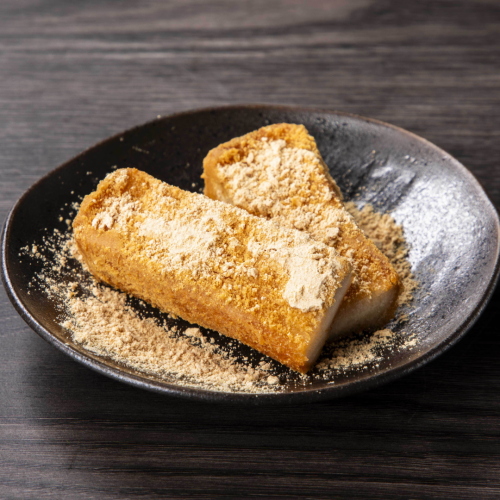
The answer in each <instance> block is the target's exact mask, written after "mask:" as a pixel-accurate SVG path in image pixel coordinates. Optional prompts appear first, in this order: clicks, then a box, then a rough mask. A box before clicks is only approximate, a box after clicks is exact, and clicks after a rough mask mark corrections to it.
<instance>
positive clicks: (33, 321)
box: [2, 106, 500, 404]
mask: <svg viewBox="0 0 500 500" xmlns="http://www.w3.org/2000/svg"><path fill="white" fill-rule="evenodd" d="M281 122H289V123H302V124H304V125H305V126H306V127H307V129H308V130H309V132H310V133H311V134H312V135H313V136H314V137H315V139H316V141H317V143H318V147H319V150H320V152H321V154H322V155H323V158H324V159H325V162H326V164H327V165H328V167H329V168H330V172H331V174H332V176H333V178H334V179H335V180H336V181H337V183H338V184H339V186H340V188H341V189H342V191H343V193H344V196H345V198H346V200H351V199H352V200H354V201H355V202H356V203H357V204H358V205H359V206H362V205H363V204H365V203H371V204H372V205H374V207H375V209H376V210H377V211H381V212H390V213H391V215H392V216H393V217H394V218H395V219H396V221H397V222H398V223H400V224H403V226H404V230H405V236H406V239H407V242H408V243H409V245H410V248H411V251H410V257H409V258H410V261H411V264H412V268H413V271H414V273H415V275H416V278H417V279H418V280H419V282H420V284H421V286H420V289H419V291H418V292H417V294H416V297H415V300H414V302H413V304H412V306H411V307H409V308H407V309H406V310H405V311H404V312H405V313H406V314H407V315H408V318H409V319H408V322H406V323H404V324H402V325H396V324H392V325H391V328H393V329H394V330H396V331H398V332H400V333H402V332H403V331H404V332H408V333H410V334H417V336H418V344H417V346H416V347H415V348H413V349H410V350H403V351H401V352H387V353H386V356H385V359H384V360H383V361H382V362H381V363H380V365H378V366H377V367H374V368H372V369H370V370H366V371H362V372H355V371H352V372H347V373H345V374H343V375H341V376H340V375H339V376H336V377H335V380H334V383H333V384H332V383H331V382H332V381H331V380H313V381H311V382H310V383H308V384H306V385H305V386H296V385H295V384H292V383H290V384H289V385H287V386H285V387H284V391H283V392H280V393H277V394H265V395H263V394H260V395H256V394H239V393H227V392H215V391H207V390H202V389H196V388H194V389H193V388H186V387H181V386H179V385H178V384H176V383H175V380H173V381H163V380H159V379H156V378H154V377H149V376H146V375H144V374H141V373H138V372H135V371H133V370H130V369H127V368H124V367H122V366H120V365H118V364H117V363H115V362H113V361H112V360H109V359H103V358H99V357H96V356H93V355H92V354H91V353H89V352H87V351H85V350H83V349H82V348H81V347H80V346H79V345H77V344H74V343H73V342H72V341H71V339H70V338H69V336H68V334H67V333H66V332H65V331H64V329H63V328H61V327H60V326H59V325H58V323H57V322H56V318H57V316H58V314H59V311H58V309H57V304H55V303H54V302H52V301H51V300H49V299H48V298H47V297H46V296H45V295H44V294H43V293H42V292H41V291H40V290H32V292H31V294H28V293H27V292H28V283H29V282H30V281H31V279H32V276H33V273H34V272H36V271H38V270H39V268H37V265H36V264H32V265H26V262H20V259H19V252H20V249H21V247H23V246H25V245H26V244H31V243H34V242H39V241H41V240H42V236H43V235H44V234H46V230H45V228H49V229H53V228H55V227H57V228H58V229H59V230H64V229H65V224H64V222H60V221H59V218H60V216H61V215H63V218H65V217H67V216H69V212H70V208H67V210H66V211H61V207H65V204H68V207H69V206H70V205H71V203H72V202H75V201H78V200H79V196H83V195H85V194H88V193H90V192H91V191H93V190H94V189H95V187H96V185H97V183H98V181H99V180H101V179H102V178H104V176H105V175H106V174H107V173H109V172H110V171H111V170H112V169H113V167H114V166H115V165H116V166H118V167H120V168H123V167H135V168H138V169H140V170H144V171H146V172H148V173H149V174H151V175H153V176H155V177H158V178H159V179H161V180H164V181H166V182H168V183H170V184H173V185H177V186H179V187H181V188H182V189H186V190H189V191H200V190H201V188H202V187H203V184H202V181H201V180H200V175H201V172H202V160H203V158H204V157H205V155H206V154H207V152H208V151H209V150H210V149H211V148H213V147H215V146H217V145H218V144H220V143H221V142H225V141H227V140H229V139H231V138H233V137H237V136H240V135H243V134H245V133H248V132H250V131H252V130H255V129H257V128H259V127H262V126H264V125H268V124H271V123H281ZM87 172H91V174H88V175H87ZM193 184H194V186H193ZM499 233H500V229H499V219H498V214H497V212H496V210H495V208H494V207H493V205H492V204H491V202H490V201H489V199H488V197H487V196H486V194H485V192H484V191H483V189H482V188H481V186H480V185H479V183H478V182H477V181H476V180H475V178H474V177H473V176H472V175H471V173H470V172H469V171H468V170H467V169H466V168H465V167H464V166H463V165H461V164H460V163H459V162H458V161H456V160H455V159H454V158H452V157H450V156H449V155H448V154H447V153H445V152H444V151H442V150H441V149H439V148H437V147H436V146H434V145H433V144H431V143H429V142H427V141H425V140H424V139H421V138H419V137H417V136H415V135H413V134H411V133H409V132H406V131H404V130H402V129H399V128H397V127H393V126H391V125H388V124H385V123H381V122H378V121H374V120H369V119H367V118H362V117H358V116H353V115H347V114H343V113H337V112H327V111H321V110H311V109H302V108H288V107H277V106H232V107H222V108H213V109H204V110H199V111H191V112H187V113H181V114H177V115H172V116H168V117H164V118H160V119H157V120H155V121H153V122H150V123H147V124H145V125H142V126H139V127H137V128H134V129H132V130H129V131H126V132H123V133H122V134H119V135H117V136H114V137H112V138H110V139H108V140H106V141H104V142H101V143H100V144H97V145H96V146H94V147H93V148H91V149H89V150H87V151H85V152H83V153H82V154H80V155H79V156H77V157H76V158H74V159H72V160H70V161H69V162H67V163H65V164H64V165H62V166H60V167H58V168H57V169H55V170H53V171H52V172H50V173H49V174H48V175H47V176H45V177H44V178H42V179H40V180H39V181H38V182H37V183H36V184H34V185H33V186H32V187H31V188H30V189H29V190H28V191H27V192H26V193H25V194H24V195H23V196H22V197H21V199H20V200H19V201H18V202H17V203H16V205H15V206H14V208H13V209H12V211H11V212H10V214H9V216H8V218H7V220H6V222H5V226H4V230H3V235H2V277H3V280H4V284H5V288H6V290H7V293H8V295H9V297H10V299H11V301H12V303H13V304H14V306H15V307H16V309H17V310H18V311H19V313H20V314H21V316H22V317H23V319H24V320H25V321H26V322H27V323H28V324H29V325H30V326H31V327H32V328H33V329H34V330H35V331H36V332H37V333H38V334H39V335H40V336H41V337H42V338H44V339H45V340H47V341H48V342H50V343H51V344H53V345H54V346H56V347H57V348H58V349H60V350H61V351H63V352H64V353H66V354H67V355H69V356H70V357H72V358H73V359H75V360H77V361H79V362H81V363H83V364H84V365H86V366H88V367H89V368H92V369H94V370H96V371H98V372H101V373H103V374H105V375H108V376H110V377H112V378H115V379H117V380H120V381H123V382H126V383H129V384H132V385H134V386H137V387H141V388H144V389H148V390H152V391H156V392H161V393H165V394H170V395H177V396H184V397H189V398H195V399H199V400H206V401H226V402H227V401H233V402H235V403H236V402H240V403H250V404H262V403H291V402H310V401H315V400H320V399H328V398H334V397H339V396H342V395H347V394H351V393H354V392H358V391H360V390H364V389H368V388H369V387H373V386H376V385H379V384H382V383H385V382H387V381H389V380H393V379H395V378H397V377H400V376H402V375H404V374H406V373H409V372H410V371H412V370H414V369H416V368H417V367H419V366H421V365H423V364H425V363H427V362H428V361H430V360H431V359H433V358H435V357H436V356H437V355H439V354H440V353H442V352H443V351H444V350H445V349H447V348H448V347H449V346H451V345H452V344H454V343H455V342H456V341H457V340H458V339H459V338H460V337H462V336H463V335H464V334H465V333H466V332H467V331H468V330H469V329H470V328H471V326H472V325H473V324H474V322H475V321H476V319H477V318H478V317H479V315H480V313H481V312H482V310H483V309H484V307H485V306H486V303H487V301H488V299H489V297H490V296H491V294H492V292H493V289H494V287H495V284H496V281H497V278H498V274H499V264H498V260H499V258H498V257H499ZM61 279H62V278H61ZM149 314H150V315H151V316H159V315H160V313H159V312H158V311H156V310H154V309H153V308H151V309H150V311H149ZM183 324H184V322H182V321H181V320H179V325H180V326H183ZM184 326H185V325H184ZM207 334H208V335H213V336H214V338H216V339H217V341H218V342H220V343H221V344H223V343H224V342H225V339H224V338H223V337H219V336H218V335H217V334H211V333H210V332H207ZM240 351H241V354H242V355H247V354H248V353H249V349H248V348H246V347H245V346H241V348H240ZM253 356H254V359H255V361H256V362H258V361H259V359H260V358H259V355H258V354H257V355H255V353H253ZM276 369H277V370H278V371H279V370H286V369H285V368H282V367H279V366H276Z"/></svg>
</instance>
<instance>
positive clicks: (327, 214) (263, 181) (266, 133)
mask: <svg viewBox="0 0 500 500" xmlns="http://www.w3.org/2000/svg"><path fill="white" fill-rule="evenodd" d="M203 168H204V173H203V176H202V177H203V178H204V179H205V194H206V195H207V196H208V197H210V198H213V199H217V200H221V201H225V202H227V203H231V204H233V205H236V206H238V207H241V208H244V209H245V210H247V211H248V212H250V213H251V214H254V215H258V216H260V217H265V218H269V219H273V220H275V221H276V222H278V224H280V225H283V226H287V227H293V228H295V229H299V230H302V231H306V232H308V233H309V234H310V235H311V236H313V237H314V238H315V239H317V240H318V241H321V242H323V243H325V244H327V245H330V246H332V247H334V248H335V249H336V250H337V251H338V252H339V253H340V254H341V255H342V256H344V257H347V258H349V259H350V260H351V262H352V264H353V270H354V279H353V283H352V285H351V287H350V288H349V290H348V292H347V294H346V296H345V297H344V300H343V303H342V305H341V307H340V310H339V312H338V314H337V316H336V318H335V321H334V324H333V328H332V331H331V333H330V338H334V337H336V336H339V335H342V334H346V333H350V332H353V331H358V330H362V329H365V328H376V327H378V326H381V325H383V324H384V323H386V322H387V321H388V320H389V319H391V317H392V316H393V314H394V311H395V308H396V300H397V296H398V293H399V290H400V286H401V285H400V280H399V277H398V275H397V273H396V272H395V270H394V269H393V267H392V266H391V264H390V263H389V261H388V259H387V258H386V257H385V256H384V255H383V254H382V253H381V252H380V251H379V250H378V249H377V248H376V247H375V245H374V244H373V243H372V242H371V241H369V240H368V239H367V238H366V237H365V236H364V235H363V232H362V231H361V230H360V229H359V228H358V227H357V225H356V223H355V222H354V221H353V219H352V217H351V216H350V214H349V213H348V212H347V210H346V209H345V208H344V205H343V203H342V197H341V193H340V190H339V189H338V187H337V185H336V184H335V182H334V181H333V179H332V178H331V177H330V175H329V173H328V168H327V166H326V165H325V163H324V162H323V159H322V158H321V155H320V153H319V151H318V148H317V146H316V142H315V140H314V138H313V137H311V136H310V135H309V134H308V132H307V130H306V128H305V127H304V126H303V125H294V124H286V123H282V124H277V125H270V126H268V127H263V128H261V129H259V130H256V131H254V132H251V133H249V134H247V135H244V136H243V137H238V138H235V139H233V140H231V141H229V142H226V143H224V144H221V145H220V146H218V147H217V148H215V149H212V150H211V151H210V152H209V153H208V155H207V157H206V158H205V160H204V162H203Z"/></svg>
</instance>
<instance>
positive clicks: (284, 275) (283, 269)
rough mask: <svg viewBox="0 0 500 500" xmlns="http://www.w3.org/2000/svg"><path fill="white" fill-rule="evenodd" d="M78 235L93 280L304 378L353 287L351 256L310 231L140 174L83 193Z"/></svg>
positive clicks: (115, 176)
mask: <svg viewBox="0 0 500 500" xmlns="http://www.w3.org/2000/svg"><path fill="white" fill-rule="evenodd" d="M73 230H74V237H75V240H76V243H77V245H78V248H79V250H80V251H81V253H82V255H83V258H84V260H85V262H86V264H87V265H88V268H89V269H90V271H91V272H92V274H93V275H94V276H96V277H97V278H98V279H99V280H102V281H103V282H105V283H108V284H110V285H112V286H114V287H116V288H119V289H120V290H123V291H125V292H128V293H131V294H132V295H135V296H136V297H139V298H141V299H144V300H146V301H147V302H149V303H151V304H153V305H154V306H156V307H158V308H159V309H161V310H163V311H166V312H171V313H174V314H176V315H178V316H180V317H181V318H184V319H185V320H187V321H190V322H192V323H197V324H198V325H201V326H204V327H206V328H211V329H214V330H217V331H218V332H220V333H222V334H224V335H227V336H229V337H233V338H236V339H238V340H240V341H241V342H243V343H245V344H247V345H249V346H251V347H253V348H255V349H257V350H259V351H260V352H263V353H265V354H267V355H269V356H271V357H272V358H274V359H276V360H277V361H279V362H281V363H283V364H285V365H287V366H289V367H290V368H292V369H294V370H297V371H299V372H306V371H307V370H308V369H309V368H310V367H311V366H312V365H313V363H314V362H315V360H316V358H317V357H318V355H319V353H320V351H321V349H322V347H323V344H324V342H325V341H326V338H327V336H328V331H329V329H330V327H331V323H332V321H333V318H334V316H335V313H336V312H337V309H338V307H339V305H340V303H341V301H342V298H343V296H344V294H345V292H346V290H347V289H348V287H349V285H350V283H351V278H352V273H351V266H350V264H349V262H348V260H347V259H345V258H343V257H341V256H340V255H339V254H338V253H337V252H336V251H335V250H334V249H333V248H331V247H329V246H327V245H324V244H323V243H321V242H317V241H315V240H313V239H312V238H311V237H310V236H309V235H307V234H306V233H303V232H300V231H297V230H293V229H289V228H282V227H279V226H277V225H276V224H274V223H273V222H271V221H267V220H265V219H262V218H258V217H255V216H253V215H250V214H249V213H248V212H246V211H244V210H241V209H239V208H236V207H233V206H231V205H228V204H226V203H222V202H218V201H213V200H211V199H209V198H207V197H205V196H203V195H199V194H194V193H188V192H186V191H182V190H181V189H179V188H176V187H173V186H170V185H168V184H166V183H163V182H160V181H159V180H157V179H155V178H153V177H151V176H150V175H148V174H146V173H144V172H140V171H138V170H135V169H121V170H117V171H116V172H113V173H112V174H110V175H108V176H107V177H106V178H105V179H104V180H103V181H102V182H101V183H100V184H99V186H98V188H97V190H96V191H95V192H94V193H91V194H90V195H88V196H86V197H85V199H84V200H83V202H82V205H81V207H80V210H79V213H78V215H77V217H76V218H75V220H74V222H73Z"/></svg>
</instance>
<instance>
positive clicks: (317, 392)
mask: <svg viewBox="0 0 500 500" xmlns="http://www.w3.org/2000/svg"><path fill="white" fill-rule="evenodd" d="M249 108H250V109H254V110H264V111H266V110H267V111H270V110H273V111H283V112H295V113H309V114H313V113H317V114H323V115H325V114H326V115H332V116H337V117H341V118H342V117H346V118H350V119H354V120H359V121H364V122H368V123H371V124H375V125H377V126H382V127H384V128H390V129H393V130H396V131H397V132H398V133H402V134H404V135H408V136H410V137H411V138H412V139H414V140H416V141H418V142H421V143H422V142H423V143H424V144H426V145H428V146H430V147H431V148H433V149H435V150H437V151H438V152H440V153H442V154H443V155H444V156H446V157H447V159H449V160H451V161H452V164H453V167H454V168H457V169H458V170H460V171H461V173H462V174H465V175H466V176H467V177H468V178H469V181H470V182H472V184H473V185H474V187H475V188H476V190H478V191H479V193H481V195H482V196H483V197H484V199H485V201H486V202H487V203H486V204H485V205H484V206H487V207H488V209H489V211H490V212H491V214H492V215H493V219H494V220H495V223H496V233H497V247H496V256H495V266H494V270H493V272H492V274H491V276H490V279H489V282H488V285H487V287H486V288H485V290H484V292H483V294H482V296H481V298H480V300H479V302H478V304H477V306H476V307H475V309H474V310H473V311H472V312H471V313H470V314H469V316H468V317H467V318H466V319H465V320H464V321H463V322H462V323H461V325H460V326H459V327H458V328H457V329H456V330H455V331H453V332H452V333H451V334H450V335H449V336H448V337H446V338H445V339H444V340H443V341H441V342H440V343H438V344H437V345H435V346H434V347H433V348H431V349H430V350H429V351H427V352H426V353H424V354H422V355H419V356H417V357H416V358H414V359H412V360H410V361H409V362H407V363H404V364H403V365H401V366H398V367H395V368H391V369H388V370H386V371H385V372H382V373H378V374H377V373H375V374H372V375H371V376H368V377H365V378H363V379H361V380H354V381H352V382H348V383H346V384H343V385H341V386H335V384H332V386H331V387H325V388H316V389H307V388H305V389H304V390H299V391H296V392H287V393H282V392H275V393H274V392H273V393H260V394H259V393H244V392H225V391H212V390H210V389H205V388H197V387H184V386H180V385H178V384H175V383H171V382H167V381H165V382H159V381H154V380H151V379H147V378H145V377H143V376H140V375H134V374H131V373H127V372H124V371H122V370H120V369H118V368H114V367H110V366H108V365H106V364H105V363H104V362H102V361H99V360H97V359H94V358H92V357H90V356H86V355H84V354H82V353H80V352H78V351H76V350H74V349H72V348H71V347H69V346H68V345H67V344H66V343H65V342H63V341H61V340H60V339H58V338H57V337H56V336H55V335H53V334H51V333H50V331H48V330H47V329H46V328H45V327H44V326H43V325H42V324H40V323H39V322H38V321H37V320H36V319H35V318H34V317H33V316H32V315H31V313H30V311H29V308H28V307H27V306H26V304H25V303H24V302H23V301H22V299H21V297H20V296H19V295H18V293H17V292H16V289H15V287H14V285H13V283H12V281H11V277H10V274H9V269H8V246H9V237H10V232H11V230H12V225H13V221H14V218H15V216H16V213H17V211H18V210H19V208H20V207H21V206H22V205H23V202H24V200H25V199H26V197H27V196H28V195H29V194H30V193H31V192H32V191H34V190H36V189H37V187H38V185H39V184H40V183H42V182H44V181H45V180H46V179H47V178H49V177H52V176H53V175H55V174H57V172H59V171H60V170H63V169H64V168H66V167H67V166H68V164H70V163H72V162H74V161H75V160H77V159H78V158H80V157H81V156H82V155H85V154H87V153H88V152H89V151H92V150H94V149H97V148H99V147H100V146H101V145H103V144H105V143H107V142H111V141H113V140H115V139H117V138H119V137H121V136H123V135H124V134H128V133H132V132H133V131H135V130H138V129H140V128H143V127H145V126H148V125H152V124H154V123H156V122H160V121H163V120H167V119H172V118H178V117H182V116H188V115H194V114H198V113H207V112H218V111H230V110H234V111H237V110H245V109H249ZM1 261H2V265H1V272H0V275H1V279H2V283H3V285H4V288H5V290H6V292H7V296H8V298H9V300H10V302H11V303H12V305H13V306H14V308H15V309H16V311H17V312H18V313H19V315H20V316H21V318H22V319H23V320H24V321H25V322H26V323H27V324H28V326H29V327H30V328H31V329H33V330H34V331H35V332H36V333H37V334H38V335H39V336H40V337H41V338H43V339H44V340H45V341H47V342H48V343H49V344H51V345H53V346H54V347H56V348H57V349H58V350H59V351H61V352H63V353H64V354H66V355H67V356H69V357H70V358H72V359H73V360H75V361H77V362H79V363H81V364H83V365H84V366H86V367H87V368H90V369H92V370H94V371H97V372H98V373H101V374H103V375H105V376H107V377H110V378H112V379H114V380H117V381H119V382H124V383H126V384H128V385H131V386H134V387H137V388H140V389H146V390H149V391H152V392H155V393H159V394H164V395H169V396H176V397H183V398H186V399H191V400H198V401H206V402H212V403H214V402H216V403H238V404H242V403H244V404H252V405H260V404H290V403H292V404H293V403H310V402H314V401H322V400H327V399H336V398H339V397H343V396H347V395H352V394H356V393H359V392H361V391H364V390H368V389H372V388H374V387H378V386H380V385H383V384H386V383H388V382H391V381H393V380H396V379H399V378H401V377H403V376H405V375H408V374H410V373H412V372H413V371H415V370H417V369H418V368H420V367H421V366H423V365H425V364H427V363H429V362H430V361H432V360H433V359H435V358H437V357H438V356H439V355H441V354H443V353H444V352H445V351H447V350H448V349H449V348H451V347H452V346H453V345H455V344H456V343H457V342H458V341H459V340H460V339H461V338H462V337H463V336H464V335H465V334H466V333H467V332H468V331H469V330H470V329H471V328H472V327H473V326H474V324H475V323H476V321H477V320H478V318H479V317H480V315H481V314H482V312H483V311H484V309H485V308H486V307H487V305H488V303H489V301H490V299H491V297H492V295H493V293H494V291H495V288H496V286H497V284H498V281H499V277H500V217H499V214H498V211H497V209H496V207H495V205H494V204H493V202H492V201H491V199H490V197H489V195H488V193H487V192H486V190H485V188H484V187H483V186H482V185H481V183H480V182H479V180H478V179H477V178H476V177H475V175H474V174H473V173H472V172H471V171H470V170H468V169H467V167H465V165H463V164H462V163H461V162H459V161H458V160H457V159H456V158H454V157H453V156H452V155H450V154H449V153H447V152H446V151H444V150H443V149H441V148H440V147H439V146H437V145H435V144H434V143H432V142H430V141H428V140H427V139H425V138H423V137H421V136H419V135H417V134H415V133H413V132H410V131H408V130H406V129H403V128H401V127H398V126H396V125H392V124H390V123H387V122H383V121H381V120H377V119H374V118H368V117H365V116H361V115H357V114H353V113H346V112H342V111H335V110H330V109H323V108H316V107H303V106H284V105H272V104H233V105H228V106H211V107H204V108H197V109H191V110H185V111H181V112H177V113H173V114H168V115H165V116H159V117H156V118H155V119H153V120H150V121H147V122H145V123H142V124H139V125H136V126H134V127H131V128H129V129H126V130H123V131H121V132H119V133H116V134H114V135H112V136H110V137H107V138H105V139H103V140H101V141H99V142H97V143H95V144H94V145H92V146H91V147H89V148H86V149H84V150H83V151H81V152H80V153H78V154H77V155H76V156H74V157H72V158H70V159H69V160H67V161H65V162H64V163H62V164H61V165H59V166H57V167H55V168H54V169H52V170H50V171H49V172H47V173H46V174H45V175H43V176H42V177H40V178H39V179H38V180H37V181H35V182H34V183H33V184H32V185H31V186H30V187H29V188H28V189H27V190H26V191H25V192H24V193H23V194H22V195H21V196H20V197H19V199H18V200H17V201H16V202H15V203H14V205H13V206H12V208H11V209H10V211H9V212H8V214H7V217H6V219H5V222H4V224H3V228H2V236H1Z"/></svg>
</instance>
